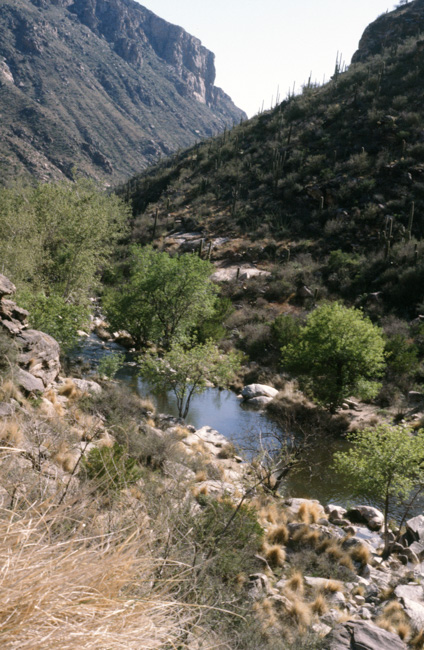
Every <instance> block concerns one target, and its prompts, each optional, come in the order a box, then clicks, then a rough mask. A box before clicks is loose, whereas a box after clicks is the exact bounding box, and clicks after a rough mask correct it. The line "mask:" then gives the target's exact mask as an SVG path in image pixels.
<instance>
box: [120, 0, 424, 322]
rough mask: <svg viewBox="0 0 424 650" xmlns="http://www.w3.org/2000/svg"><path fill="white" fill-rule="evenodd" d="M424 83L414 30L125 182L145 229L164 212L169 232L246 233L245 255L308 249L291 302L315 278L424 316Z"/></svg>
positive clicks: (336, 291)
mask: <svg viewBox="0 0 424 650" xmlns="http://www.w3.org/2000/svg"><path fill="white" fill-rule="evenodd" d="M421 7H422V3H421V2H418V0H417V1H416V2H415V3H411V4H410V5H408V6H407V7H406V8H403V9H399V10H396V11H394V12H392V14H388V15H387V16H386V17H385V21H386V22H389V20H394V21H396V20H398V19H402V20H403V19H404V16H405V12H407V11H409V12H410V11H412V10H413V9H414V8H417V10H418V9H419V10H420V9H421ZM379 20H382V19H379ZM377 23H378V21H377ZM366 33H371V27H369V28H368V30H367V32H366ZM361 42H362V43H363V42H364V39H362V41H361ZM356 58H357V57H356ZM423 80H424V50H423V48H422V44H421V41H420V40H419V37H418V36H417V35H415V36H409V35H408V36H407V37H406V38H404V39H403V40H400V41H399V42H398V43H397V45H396V48H393V47H389V48H385V49H383V50H382V52H381V53H380V54H376V55H373V56H370V57H369V58H368V59H367V61H366V63H363V62H357V63H352V65H351V66H350V68H349V69H348V70H347V71H346V72H343V73H342V72H341V70H339V69H336V70H335V73H334V75H333V77H332V79H331V81H330V82H329V83H327V84H326V85H325V86H322V87H315V86H312V85H310V84H309V85H307V86H305V87H304V88H303V92H302V93H301V94H300V95H299V96H296V97H290V98H287V99H286V100H285V101H283V102H282V103H281V104H280V105H278V106H276V107H275V108H274V109H273V110H271V111H269V112H266V113H263V114H261V115H258V116H256V117H255V118H253V119H252V120H250V121H248V122H244V123H243V124H241V125H238V126H236V127H235V128H233V129H232V130H231V131H230V132H227V133H225V134H223V135H221V136H219V137H215V138H214V139H210V140H209V141H208V142H206V143H202V144H200V145H198V146H196V147H194V148H191V149H189V150H187V151H185V152H183V153H181V154H178V155H176V156H174V157H172V158H170V159H168V160H167V161H164V162H162V163H161V164H160V165H158V166H156V167H153V168H151V169H149V170H148V171H147V172H146V173H143V174H141V175H140V176H138V177H135V178H134V179H132V180H131V181H130V182H129V183H127V184H126V185H125V187H123V188H121V193H122V194H123V195H124V196H127V197H128V198H129V199H131V200H132V204H133V210H134V215H135V231H134V232H135V237H136V238H137V237H138V238H140V233H145V230H146V224H149V223H150V224H151V223H152V219H153V216H154V215H155V214H156V211H157V213H158V218H157V225H158V228H159V226H160V227H161V228H162V233H166V228H168V229H169V228H170V223H171V224H172V223H175V222H176V223H177V224H178V223H179V222H180V221H181V223H182V225H183V229H184V227H185V228H186V230H187V229H192V230H197V231H202V232H203V237H205V238H206V239H207V238H208V237H209V238H210V237H212V236H217V235H219V236H226V237H230V238H232V239H233V240H236V239H237V238H241V243H240V242H239V244H238V245H237V246H236V244H234V245H233V246H232V249H233V250H232V251H229V255H230V253H231V255H232V256H233V257H232V259H234V260H236V259H237V260H239V261H240V260H241V261H243V260H247V261H260V260H262V261H265V262H266V261H268V263H271V262H279V263H281V262H285V261H286V260H287V258H288V257H289V259H291V261H292V262H293V260H296V258H297V257H298V256H299V255H303V256H304V255H305V254H307V255H309V256H310V258H308V259H309V261H305V258H304V257H303V258H302V259H303V261H302V263H299V264H298V266H299V268H298V271H297V274H296V273H295V272H294V269H293V268H292V270H291V287H288V288H287V290H286V291H285V293H284V291H282V292H281V293H282V294H283V297H284V296H285V297H287V296H289V295H290V293H291V291H292V290H293V284H294V285H295V286H294V289H295V288H296V283H297V284H302V283H305V282H307V283H310V284H311V288H312V290H313V289H314V287H315V288H318V289H319V291H320V292H321V295H322V296H325V295H327V294H328V293H330V294H331V295H338V296H340V295H341V296H343V297H344V298H346V299H348V300H350V301H352V302H353V301H356V302H357V301H358V300H359V301H360V300H362V298H361V297H362V296H364V295H365V296H366V295H367V294H368V293H370V292H378V291H383V293H384V298H385V302H384V307H385V309H386V310H392V309H395V310H397V311H398V313H401V314H402V315H404V316H405V315H409V316H410V317H413V316H415V315H416V313H417V311H418V312H419V311H420V310H421V309H422V307H421V304H422V301H423V300H424V283H423V281H422V280H423V278H424V265H423V262H422V250H423V247H422V245H421V244H420V243H419V239H420V238H421V236H422V232H423V226H424V221H423V215H424V183H423V172H424V145H423V130H422V125H423V123H424V108H423V106H424V103H423V88H424V84H423ZM143 224H144V225H143ZM157 232H159V230H157ZM235 248H236V249H237V250H235ZM288 251H290V253H289V252H288ZM334 251H341V253H342V255H344V256H345V257H343V258H340V259H338V260H336V258H335V257H334V255H333V257H332V258H331V254H332V252H334ZM215 255H217V252H216V253H215ZM290 255H291V257H290ZM300 259H301V258H300V257H299V260H300ZM300 267H301V268H300ZM281 274H283V271H281V273H280V276H281ZM294 277H295V278H296V280H294Z"/></svg>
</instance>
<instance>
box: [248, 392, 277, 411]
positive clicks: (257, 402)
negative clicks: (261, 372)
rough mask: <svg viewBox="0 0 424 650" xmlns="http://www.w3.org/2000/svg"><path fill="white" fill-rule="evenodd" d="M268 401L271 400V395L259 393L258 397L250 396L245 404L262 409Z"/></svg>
mask: <svg viewBox="0 0 424 650" xmlns="http://www.w3.org/2000/svg"><path fill="white" fill-rule="evenodd" d="M270 402H272V397H265V395H261V396H260V397H252V399H248V400H247V401H246V404H248V405H249V406H252V407H253V408H257V409H263V408H265V406H267V404H269V403H270Z"/></svg>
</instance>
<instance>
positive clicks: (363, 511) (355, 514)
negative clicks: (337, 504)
mask: <svg viewBox="0 0 424 650" xmlns="http://www.w3.org/2000/svg"><path fill="white" fill-rule="evenodd" d="M346 517H347V518H348V519H349V521H351V522H352V523H364V524H366V525H367V526H368V528H370V529H371V530H380V528H382V526H383V524H384V515H383V513H382V512H381V511H380V510H377V508H373V507H372V506H354V507H353V508H351V509H350V510H348V511H347V513H346Z"/></svg>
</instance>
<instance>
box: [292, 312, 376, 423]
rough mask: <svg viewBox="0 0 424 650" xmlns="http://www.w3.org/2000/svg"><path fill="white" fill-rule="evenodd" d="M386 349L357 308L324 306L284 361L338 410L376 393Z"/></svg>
mask: <svg viewBox="0 0 424 650" xmlns="http://www.w3.org/2000/svg"><path fill="white" fill-rule="evenodd" d="M384 346H385V342H384V338H383V336H382V332H381V331H380V329H379V328H378V327H377V326H375V325H373V324H372V323H371V321H370V320H369V319H367V318H365V317H364V316H363V314H362V312H360V311H359V310H358V309H354V308H347V307H343V306H342V305H340V304H339V303H333V304H324V305H322V306H321V307H318V308H317V309H316V310H315V311H313V312H312V313H311V314H310V316H309V317H308V320H307V323H306V325H305V327H304V328H303V329H302V330H301V332H300V335H299V338H298V340H297V341H296V342H295V343H290V344H288V345H286V346H285V347H283V348H282V361H283V364H284V365H285V366H286V367H287V368H289V369H291V370H295V371H296V372H298V373H299V374H300V375H302V376H303V379H304V383H305V385H307V386H308V387H309V388H310V389H311V391H312V393H313V395H314V397H315V398H316V399H317V401H318V402H320V403H321V404H324V405H325V406H326V407H328V408H329V409H330V410H332V411H334V410H335V409H336V407H337V406H339V405H340V404H341V402H342V401H343V399H344V398H346V397H348V396H349V395H351V394H359V395H360V396H361V395H364V394H365V396H366V397H370V396H373V395H375V394H376V393H377V390H378V387H379V386H378V384H376V382H375V381H374V379H375V378H376V377H379V376H381V374H382V371H383V369H384V365H385V361H384Z"/></svg>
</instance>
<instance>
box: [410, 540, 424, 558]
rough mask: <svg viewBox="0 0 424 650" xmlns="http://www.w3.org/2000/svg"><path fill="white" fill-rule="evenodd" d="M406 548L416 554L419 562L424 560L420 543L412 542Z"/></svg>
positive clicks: (423, 551) (423, 547)
mask: <svg viewBox="0 0 424 650" xmlns="http://www.w3.org/2000/svg"><path fill="white" fill-rule="evenodd" d="M408 548H409V549H410V550H411V551H413V552H414V553H415V554H416V556H417V557H418V559H419V560H420V561H422V560H424V544H423V543H422V542H412V544H411V546H409V547H408Z"/></svg>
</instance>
